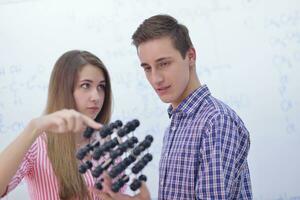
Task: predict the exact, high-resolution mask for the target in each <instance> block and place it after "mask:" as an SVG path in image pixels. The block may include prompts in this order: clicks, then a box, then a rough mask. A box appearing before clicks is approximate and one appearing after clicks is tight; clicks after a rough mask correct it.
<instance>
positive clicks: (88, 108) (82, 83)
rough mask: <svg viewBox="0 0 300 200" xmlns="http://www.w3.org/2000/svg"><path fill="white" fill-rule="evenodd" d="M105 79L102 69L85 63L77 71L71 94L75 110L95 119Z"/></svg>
mask: <svg viewBox="0 0 300 200" xmlns="http://www.w3.org/2000/svg"><path fill="white" fill-rule="evenodd" d="M105 86H106V80H105V77H104V74H103V71H102V70H101V69H99V68H98V67H96V66H94V65H91V64H87V65H85V66H84V67H83V68H82V69H81V70H80V71H79V72H78V77H77V80H76V83H75V88H74V92H73V96H74V99H75V103H76V109H77V111H79V112H81V113H83V114H85V115H87V116H89V117H90V118H92V119H95V118H96V117H97V115H98V114H99V112H100V111H101V109H102V106H103V102H104V98H105Z"/></svg>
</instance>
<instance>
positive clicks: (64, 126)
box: [31, 109, 102, 133]
mask: <svg viewBox="0 0 300 200" xmlns="http://www.w3.org/2000/svg"><path fill="white" fill-rule="evenodd" d="M31 123H32V124H33V126H34V127H35V129H36V131H37V132H38V133H41V132H43V131H46V132H55V133H65V132H75V133H78V132H83V131H84V130H85V129H86V127H91V128H93V129H100V128H101V126H102V125H101V124H99V123H97V122H95V121H94V120H93V119H91V118H89V117H87V116H85V115H83V114H81V113H79V112H77V111H75V110H68V109H63V110H60V111H56V112H54V113H51V114H48V115H44V116H41V117H39V118H36V119H33V120H32V122H31Z"/></svg>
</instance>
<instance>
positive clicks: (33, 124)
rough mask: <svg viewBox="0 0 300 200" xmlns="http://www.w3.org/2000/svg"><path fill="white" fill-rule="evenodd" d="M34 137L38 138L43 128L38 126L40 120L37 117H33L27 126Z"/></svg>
mask: <svg viewBox="0 0 300 200" xmlns="http://www.w3.org/2000/svg"><path fill="white" fill-rule="evenodd" d="M26 128H27V130H28V131H29V133H30V134H31V136H32V137H34V138H37V137H38V136H39V135H40V134H41V133H42V132H43V130H41V129H40V128H39V126H38V122H37V120H36V119H32V120H31V121H30V122H29V124H28V126H27V127H26Z"/></svg>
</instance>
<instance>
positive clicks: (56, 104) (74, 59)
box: [45, 50, 112, 200]
mask: <svg viewBox="0 0 300 200" xmlns="http://www.w3.org/2000/svg"><path fill="white" fill-rule="evenodd" d="M87 64H91V65H93V66H96V67H98V68H99V69H101V70H102V72H103V74H104V77H105V81H106V87H105V98H104V103H103V107H102V109H101V111H100V113H99V114H98V116H97V117H96V121H98V122H100V123H102V124H106V123H108V122H109V121H110V117H111V107H112V92H111V84H110V77H109V74H108V71H107V69H106V67H105V65H104V64H103V63H102V61H101V60H100V59H99V58H98V57H96V56H95V55H93V54H92V53H90V52H88V51H79V50H72V51H68V52H66V53H64V54H63V55H62V56H61V57H60V58H59V59H58V60H57V62H56V63H55V65H54V68H53V71H52V74H51V78H50V83H49V89H48V101H47V105H46V110H45V113H46V114H49V113H52V112H55V111H58V110H61V109H76V105H75V100H74V97H73V91H74V88H75V83H76V80H77V76H78V72H79V71H80V70H81V69H82V68H83V67H84V66H85V65H87ZM47 151H48V156H49V159H50V161H51V164H52V168H53V170H54V172H55V175H56V177H57V180H58V185H59V196H60V199H71V198H76V199H80V200H82V199H90V197H89V194H88V190H87V187H86V185H85V182H84V180H83V177H82V176H81V175H80V174H79V172H78V165H77V161H76V158H75V151H76V145H75V137H74V134H70V133H67V134H51V133H47Z"/></svg>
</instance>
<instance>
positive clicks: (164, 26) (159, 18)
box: [132, 15, 193, 58]
mask: <svg viewBox="0 0 300 200" xmlns="http://www.w3.org/2000/svg"><path fill="white" fill-rule="evenodd" d="M162 37H170V38H171V39H172V42H173V45H174V47H175V48H176V49H177V50H178V51H179V52H180V54H181V56H182V57H183V58H185V56H186V53H187V51H188V50H189V49H190V48H192V47H193V44H192V41H191V38H190V36H189V31H188V29H187V27H186V26H184V25H183V24H179V23H178V21H177V20H176V19H175V18H174V17H172V16H170V15H155V16H152V17H150V18H148V19H146V20H144V21H143V23H142V24H140V26H139V27H138V28H137V30H136V31H135V32H134V34H133V35H132V40H133V42H132V43H133V44H134V45H135V47H136V48H138V46H139V45H140V44H141V43H143V42H147V41H149V40H153V39H158V38H162Z"/></svg>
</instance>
